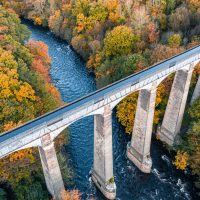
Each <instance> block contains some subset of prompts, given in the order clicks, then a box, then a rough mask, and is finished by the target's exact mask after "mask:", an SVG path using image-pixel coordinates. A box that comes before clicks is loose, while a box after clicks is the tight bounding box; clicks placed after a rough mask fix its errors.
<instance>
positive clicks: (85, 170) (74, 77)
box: [23, 21, 196, 200]
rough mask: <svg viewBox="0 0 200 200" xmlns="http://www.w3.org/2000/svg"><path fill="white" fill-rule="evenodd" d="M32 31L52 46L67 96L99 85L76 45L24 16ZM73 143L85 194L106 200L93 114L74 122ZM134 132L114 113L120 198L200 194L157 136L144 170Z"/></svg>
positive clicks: (175, 199)
mask: <svg viewBox="0 0 200 200" xmlns="http://www.w3.org/2000/svg"><path fill="white" fill-rule="evenodd" d="M23 22H24V23H25V24H26V25H27V26H28V28H29V29H30V30H31V31H32V36H31V39H34V40H41V41H43V42H45V43H46V44H47V45H48V46H49V54H50V56H51V57H52V67H51V71H50V73H51V77H52V82H53V83H54V84H55V85H56V87H57V88H59V91H60V93H61V95H62V99H63V100H64V101H65V102H71V101H73V100H75V99H77V98H79V97H82V96H84V95H86V94H88V93H90V92H92V91H94V90H95V89H96V87H95V80H94V77H92V76H90V75H89V73H88V72H87V70H86V68H85V63H84V62H83V61H82V60H81V58H80V57H79V56H78V55H77V54H76V53H75V52H74V51H73V50H72V49H71V48H70V46H69V45H68V44H67V43H66V42H64V41H62V40H60V39H58V38H56V37H55V36H54V35H53V34H52V33H51V32H50V31H49V30H47V29H43V28H40V27H37V26H34V25H33V24H32V23H30V22H28V21H23ZM69 130H70V144H69V145H68V146H66V150H67V152H68V153H69V157H70V160H71V164H72V167H73V170H74V173H75V177H74V187H75V188H77V189H79V190H80V191H81V192H82V193H83V196H82V199H89V198H90V197H95V199H99V200H101V199H105V198H104V197H103V196H102V194H101V193H100V192H99V191H98V190H97V189H96V187H95V186H94V184H93V183H92V181H91V177H90V170H91V167H92V162H93V116H90V117H87V118H84V119H81V120H79V121H77V122H75V123H74V124H72V125H71V126H70V127H69ZM129 140H130V137H128V136H126V135H125V133H124V129H123V128H122V127H121V126H120V124H119V123H118V122H117V120H116V117H115V112H114V114H113V152H114V176H115V181H116V185H117V199H120V200H151V199H152V200H153V199H154V200H161V199H162V200H169V199H170V200H187V199H196V198H195V196H194V194H195V190H194V185H193V182H192V180H191V179H190V173H189V172H185V173H184V172H179V171H177V170H175V168H174V167H173V165H172V159H171V157H170V155H169V154H168V152H167V151H166V150H165V149H164V148H163V147H162V145H161V144H160V143H159V142H158V141H156V140H154V139H153V140H152V146H151V156H152V160H153V167H152V173H151V174H143V173H141V172H140V171H139V170H138V169H137V168H136V167H135V166H134V165H133V164H132V163H131V162H130V161H129V160H128V159H127V158H126V145H127V142H128V141H129Z"/></svg>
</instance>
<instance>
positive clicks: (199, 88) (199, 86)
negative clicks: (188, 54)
mask: <svg viewBox="0 0 200 200" xmlns="http://www.w3.org/2000/svg"><path fill="white" fill-rule="evenodd" d="M199 97H200V75H199V76H198V81H197V84H196V86H195V89H194V93H193V95H192V99H191V102H190V105H192V104H193V103H194V102H195V101H196V100H197V99H198V98H199Z"/></svg>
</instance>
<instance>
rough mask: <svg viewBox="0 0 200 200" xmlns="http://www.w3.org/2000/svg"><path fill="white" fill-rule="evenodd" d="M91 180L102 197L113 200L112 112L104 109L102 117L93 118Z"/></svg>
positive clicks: (106, 107) (114, 192)
mask: <svg viewBox="0 0 200 200" xmlns="http://www.w3.org/2000/svg"><path fill="white" fill-rule="evenodd" d="M92 179H93V181H94V183H95V184H96V186H97V187H98V188H99V189H100V191H101V192H102V193H103V194H104V196H105V197H106V198H108V199H115V197H116V185H115V182H114V177H113V154H112V110H111V109H110V107H109V106H105V107H104V114H103V115H95V116H94V163H93V170H92Z"/></svg>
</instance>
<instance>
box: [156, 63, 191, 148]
mask: <svg viewBox="0 0 200 200" xmlns="http://www.w3.org/2000/svg"><path fill="white" fill-rule="evenodd" d="M193 69H194V68H193V66H191V67H190V69H188V70H179V71H177V72H176V75H175V78H174V82H173V84H172V88H171V92H170V96H169V100H168V103H167V108H166V111H165V115H164V118H163V121H162V125H161V127H159V128H158V130H157V135H158V137H159V139H160V140H161V141H163V142H165V143H167V144H168V145H173V143H174V142H175V138H176V137H177V135H178V133H179V132H180V129H181V124H182V119H183V114H184V110H185V106H186V101H187V96H188V91H189V87H190V82H191V77H192V72H193Z"/></svg>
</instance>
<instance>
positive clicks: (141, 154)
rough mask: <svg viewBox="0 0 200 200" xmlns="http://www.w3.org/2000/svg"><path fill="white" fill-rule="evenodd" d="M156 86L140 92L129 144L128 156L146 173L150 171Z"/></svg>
mask: <svg viewBox="0 0 200 200" xmlns="http://www.w3.org/2000/svg"><path fill="white" fill-rule="evenodd" d="M155 99H156V87H155V86H154V87H153V88H152V89H151V90H147V89H142V90H141V91H140V93H139V97H138V103H137V109H136V116H135V121H134V127H133V133H132V138H131V142H130V143H128V145H127V157H128V158H129V159H130V160H131V161H132V162H133V163H134V164H135V165H136V166H137V167H138V168H139V169H140V170H141V171H142V172H144V173H150V171H151V166H152V160H151V157H150V146H151V135H152V127H153V118H154V110H155Z"/></svg>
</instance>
